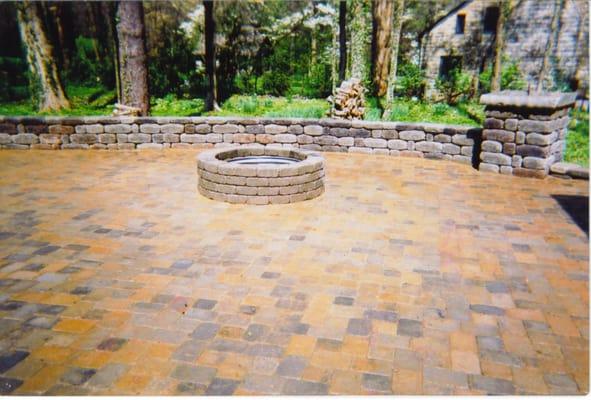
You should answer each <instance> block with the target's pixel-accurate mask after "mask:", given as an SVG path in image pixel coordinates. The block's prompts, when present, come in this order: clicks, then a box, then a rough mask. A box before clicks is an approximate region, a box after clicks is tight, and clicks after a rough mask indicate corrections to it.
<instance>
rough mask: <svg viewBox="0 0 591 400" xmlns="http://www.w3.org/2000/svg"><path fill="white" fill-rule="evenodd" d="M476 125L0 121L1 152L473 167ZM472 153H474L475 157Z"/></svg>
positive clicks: (214, 120) (202, 120) (116, 119)
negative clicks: (250, 153)
mask: <svg viewBox="0 0 591 400" xmlns="http://www.w3.org/2000/svg"><path fill="white" fill-rule="evenodd" d="M480 135H481V129H480V128H472V127H466V126H452V125H440V124H428V123H406V122H404V123H402V122H371V121H344V120H331V119H320V120H313V119H284V118H282V119H260V118H234V117H232V118H221V117H189V118H169V117H84V118H71V117H45V118H43V117H41V118H39V117H17V118H8V117H0V148H4V149H47V150H53V149H136V148H137V149H144V148H154V149H160V148H168V147H172V148H183V147H185V148H186V147H220V146H227V145H236V144H249V145H252V144H259V145H265V146H281V147H299V148H302V149H307V150H317V151H336V152H357V153H373V154H387V155H392V156H408V157H425V158H434V159H446V160H452V161H457V162H461V163H465V164H471V165H475V166H476V164H477V163H478V151H479V150H478V146H479V143H480ZM475 148H476V152H475Z"/></svg>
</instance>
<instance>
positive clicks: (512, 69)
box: [478, 58, 527, 93]
mask: <svg viewBox="0 0 591 400" xmlns="http://www.w3.org/2000/svg"><path fill="white" fill-rule="evenodd" d="M478 80H479V87H480V92H481V93H489V92H490V90H491V89H490V87H491V82H492V65H488V66H487V67H486V68H485V69H484V71H482V72H481V73H480V76H479V79H478ZM526 87H527V83H526V82H525V80H524V79H523V74H522V73H521V70H520V69H519V65H518V64H517V62H515V61H511V62H509V60H508V59H507V58H504V59H503V65H502V69H501V90H522V89H525V88H526Z"/></svg>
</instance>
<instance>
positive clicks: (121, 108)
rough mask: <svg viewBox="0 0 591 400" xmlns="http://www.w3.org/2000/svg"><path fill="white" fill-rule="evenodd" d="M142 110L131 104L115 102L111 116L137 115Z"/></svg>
mask: <svg viewBox="0 0 591 400" xmlns="http://www.w3.org/2000/svg"><path fill="white" fill-rule="evenodd" d="M141 112H142V110H141V109H139V108H137V107H132V106H126V105H125V104H119V103H115V106H114V110H113V116H115V117H119V116H133V117H137V116H138V115H140V113H141Z"/></svg>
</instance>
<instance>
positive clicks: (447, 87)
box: [435, 68, 472, 105]
mask: <svg viewBox="0 0 591 400" xmlns="http://www.w3.org/2000/svg"><path fill="white" fill-rule="evenodd" d="M471 80H472V77H471V75H470V74H468V73H466V72H462V70H461V69H459V68H454V69H453V70H451V71H450V72H449V74H448V75H447V76H445V77H440V78H437V80H436V81H435V87H436V88H437V90H439V92H440V93H441V94H442V95H443V98H444V100H445V102H446V103H447V104H452V105H453V104H457V103H458V101H459V100H460V99H462V98H465V97H467V95H468V94H469V92H470V82H471Z"/></svg>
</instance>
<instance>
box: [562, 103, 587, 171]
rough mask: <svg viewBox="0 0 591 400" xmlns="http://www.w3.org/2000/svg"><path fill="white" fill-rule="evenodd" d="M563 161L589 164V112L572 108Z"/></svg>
mask: <svg viewBox="0 0 591 400" xmlns="http://www.w3.org/2000/svg"><path fill="white" fill-rule="evenodd" d="M564 159H565V161H568V162H572V163H575V164H579V165H583V166H585V167H588V166H589V113H588V112H584V111H580V110H573V111H572V112H571V121H570V124H569V125H568V135H567V137H566V152H565V154H564Z"/></svg>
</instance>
